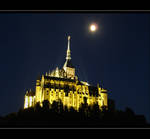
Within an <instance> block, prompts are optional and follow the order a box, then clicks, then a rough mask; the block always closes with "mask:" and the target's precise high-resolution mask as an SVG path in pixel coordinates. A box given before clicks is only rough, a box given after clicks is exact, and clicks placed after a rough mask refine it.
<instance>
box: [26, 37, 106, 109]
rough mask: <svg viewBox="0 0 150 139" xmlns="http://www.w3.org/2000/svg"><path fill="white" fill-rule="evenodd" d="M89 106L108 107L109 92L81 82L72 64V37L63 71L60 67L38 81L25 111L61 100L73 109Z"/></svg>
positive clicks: (29, 94)
mask: <svg viewBox="0 0 150 139" xmlns="http://www.w3.org/2000/svg"><path fill="white" fill-rule="evenodd" d="M85 98H86V102H87V104H88V105H93V104H95V103H97V104H98V105H99V108H100V109H101V108H102V107H103V106H105V107H106V108H107V107H108V98H107V90H105V89H103V88H102V87H100V86H99V85H97V86H92V85H90V84H88V83H87V82H84V81H79V79H78V77H77V76H76V74H75V67H74V66H73V65H72V62H71V51H70V36H68V48H67V55H66V61H65V64H64V66H63V67H62V69H59V68H58V67H57V68H56V69H55V70H53V71H52V72H49V73H46V75H42V76H41V78H40V79H37V80H36V87H35V91H32V90H30V91H27V92H26V94H25V99H24V109H26V108H29V107H34V106H35V104H36V103H38V102H39V103H40V105H41V106H42V102H43V101H44V100H48V101H49V103H50V104H52V103H53V102H54V101H56V102H57V101H58V100H61V101H62V103H63V106H67V107H68V108H70V107H73V108H74V109H75V110H77V111H78V110H79V107H80V105H81V104H82V103H84V102H85V101H84V100H85Z"/></svg>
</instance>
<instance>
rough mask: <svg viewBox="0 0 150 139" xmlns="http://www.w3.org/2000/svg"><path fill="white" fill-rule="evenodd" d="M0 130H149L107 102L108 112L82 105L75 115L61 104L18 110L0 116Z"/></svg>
mask: <svg viewBox="0 0 150 139" xmlns="http://www.w3.org/2000/svg"><path fill="white" fill-rule="evenodd" d="M0 127H149V124H148V123H147V121H146V119H145V117H144V116H143V115H135V113H134V112H133V110H131V109H130V108H126V109H125V111H121V110H116V109H115V104H114V101H113V100H111V99H109V101H108V110H106V108H105V107H103V109H102V110H100V109H99V107H98V105H97V104H95V105H93V106H88V105H87V103H86V100H85V102H84V103H83V104H82V105H81V106H80V109H79V112H77V111H75V110H74V108H73V107H71V108H69V109H68V108H67V107H64V106H63V103H62V102H61V101H58V102H55V101H54V102H53V103H52V104H49V101H47V100H45V101H43V107H41V106H40V104H39V103H37V104H36V106H35V107H32V108H28V109H20V110H19V111H18V112H16V113H10V114H8V115H6V116H4V117H0Z"/></svg>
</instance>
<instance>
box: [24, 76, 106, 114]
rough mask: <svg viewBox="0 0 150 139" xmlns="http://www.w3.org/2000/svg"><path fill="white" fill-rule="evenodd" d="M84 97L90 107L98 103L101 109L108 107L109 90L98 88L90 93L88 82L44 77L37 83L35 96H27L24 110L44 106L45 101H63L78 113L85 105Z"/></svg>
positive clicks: (28, 94)
mask: <svg viewBox="0 0 150 139" xmlns="http://www.w3.org/2000/svg"><path fill="white" fill-rule="evenodd" d="M95 88H96V87H95ZM84 97H85V98H87V104H88V105H94V104H95V103H98V105H99V108H101V107H102V106H106V107H107V106H108V104H107V99H108V98H107V90H104V89H102V88H100V87H97V91H95V92H90V89H89V85H86V82H84V84H83V83H81V82H80V81H78V80H63V79H60V80H59V78H55V79H51V78H50V77H48V78H47V76H44V75H43V76H42V78H41V81H40V80H37V82H36V90H35V96H30V93H27V94H26V95H25V103H24V108H28V107H33V106H34V105H35V104H36V103H37V102H40V104H41V106H42V102H43V101H44V100H48V101H49V102H50V104H52V103H53V101H56V102H57V101H58V100H61V101H62V103H63V105H64V106H67V107H68V108H70V107H74V109H75V110H77V111H78V110H79V107H80V105H81V104H82V103H84Z"/></svg>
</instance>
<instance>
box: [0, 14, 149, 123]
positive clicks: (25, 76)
mask: <svg viewBox="0 0 150 139" xmlns="http://www.w3.org/2000/svg"><path fill="white" fill-rule="evenodd" d="M93 22H95V23H97V24H98V26H99V28H98V30H97V31H96V32H95V33H91V32H89V24H91V23H93ZM68 35H71V56H72V63H73V65H74V66H75V67H76V73H77V75H78V76H79V79H80V80H84V81H88V82H89V83H90V84H92V85H97V83H99V84H100V86H102V87H103V88H105V89H107V90H108V95H109V98H112V99H114V100H115V103H116V107H117V109H121V110H125V108H126V107H130V108H131V109H132V110H133V111H134V112H135V113H136V114H141V115H145V116H146V119H147V120H148V121H150V102H149V99H150V90H149V83H150V78H149V71H150V69H149V68H150V65H149V62H150V61H149V55H150V51H149V50H150V49H149V48H150V14H148V13H91V14H89V13H41V14H40V13H0V65H1V66H0V67H1V68H0V73H1V76H0V78H1V79H0V89H1V90H0V98H1V99H0V115H1V116H3V115H6V114H8V113H11V112H17V111H18V110H19V109H20V108H21V107H22V108H23V104H24V95H25V91H26V90H27V89H30V88H32V89H35V83H36V79H37V76H38V75H42V74H45V72H48V71H49V70H50V71H51V70H53V69H55V68H56V67H57V66H58V67H59V68H62V66H63V64H64V62H65V57H66V49H67V36H68Z"/></svg>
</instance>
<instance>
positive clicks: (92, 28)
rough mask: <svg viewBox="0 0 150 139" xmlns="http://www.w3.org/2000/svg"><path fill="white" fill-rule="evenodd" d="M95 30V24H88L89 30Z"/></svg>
mask: <svg viewBox="0 0 150 139" xmlns="http://www.w3.org/2000/svg"><path fill="white" fill-rule="evenodd" d="M96 30H97V26H96V25H95V24H91V25H90V31H92V32H95V31H96Z"/></svg>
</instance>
